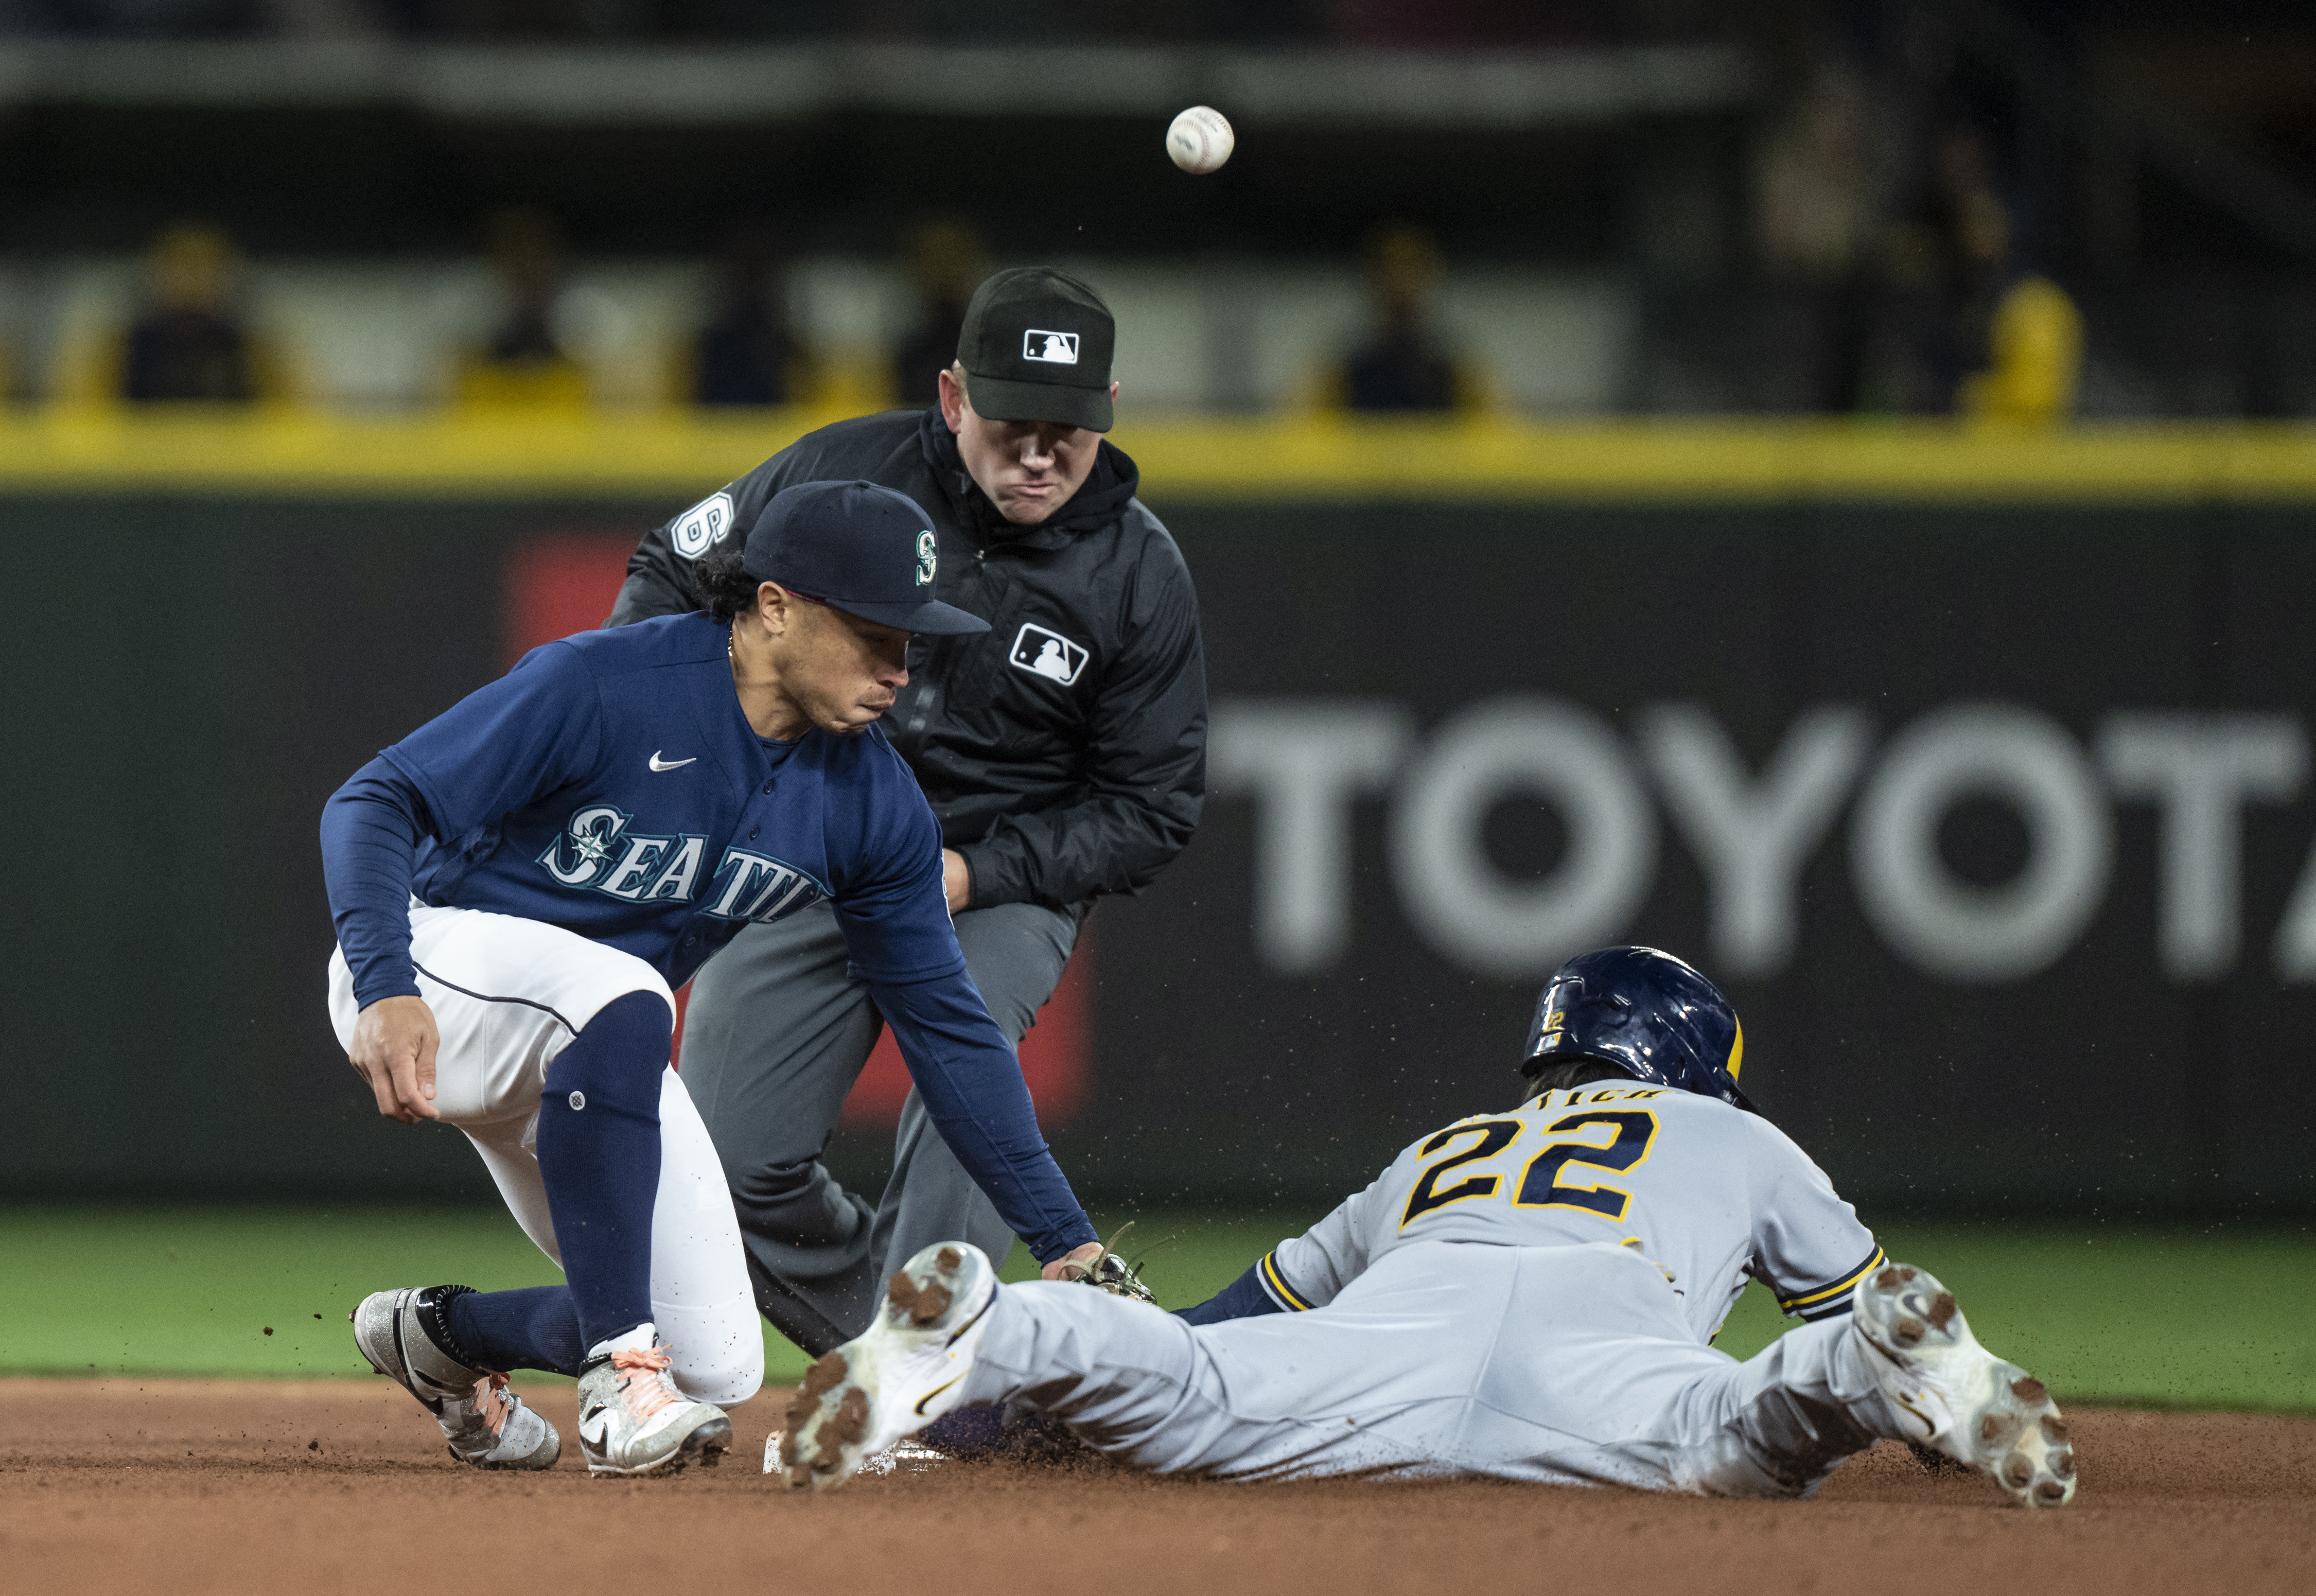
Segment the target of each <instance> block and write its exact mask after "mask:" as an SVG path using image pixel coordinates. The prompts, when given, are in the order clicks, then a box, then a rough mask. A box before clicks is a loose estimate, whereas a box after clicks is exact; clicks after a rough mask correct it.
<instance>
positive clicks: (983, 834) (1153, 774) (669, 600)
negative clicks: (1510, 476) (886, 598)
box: [610, 406, 1207, 908]
mask: <svg viewBox="0 0 2316 1596" xmlns="http://www.w3.org/2000/svg"><path fill="white" fill-rule="evenodd" d="M854 478H861V479H865V480H867V481H869V482H874V483H878V484H880V485H882V486H886V487H890V488H897V489H898V490H899V491H901V492H902V493H904V494H906V495H909V497H911V498H912V499H914V500H915V501H916V502H917V504H919V505H920V506H922V508H923V510H924V511H925V513H927V514H928V515H930V516H931V518H932V523H933V531H934V532H935V534H936V535H937V536H938V538H939V539H940V561H939V566H938V571H937V574H936V575H935V577H934V592H935V593H936V594H937V595H938V596H939V597H940V599H942V600H943V601H944V602H948V603H951V604H955V605H957V606H958V608H959V609H962V610H966V611H971V612H972V613H973V614H975V615H978V616H980V617H981V618H982V619H983V620H986V621H988V622H989V627H990V629H989V630H987V631H986V632H981V633H976V634H975V635H973V636H970V637H958V638H926V637H920V638H915V639H913V641H912V642H911V644H910V646H909V684H908V685H907V686H906V687H904V688H903V689H902V690H901V694H900V699H899V701H898V702H896V703H895V705H894V706H893V708H892V709H890V710H889V711H887V712H886V717H885V720H884V726H885V728H886V735H887V736H890V737H891V738H892V740H893V745H894V746H895V748H897V749H899V750H900V753H901V756H902V757H903V758H904V759H905V760H907V761H908V762H909V767H910V768H911V769H912V770H913V771H916V774H917V780H918V782H919V784H920V785H921V786H922V787H923V788H924V790H925V797H926V798H929V799H931V802H932V807H933V813H934V814H935V815H936V816H939V817H940V825H941V840H942V842H943V843H944V844H945V845H947V846H949V847H950V848H954V849H956V850H957V851H958V852H959V853H960V854H962V855H964V857H965V862H966V869H968V870H969V871H970V872H971V874H972V881H973V887H972V897H971V900H970V906H971V907H974V908H986V907H988V906H990V905H993V904H1011V903H1025V902H1026V903H1038V904H1044V905H1048V906H1050V907H1054V908H1073V907H1074V906H1076V905H1081V904H1083V903H1085V902H1086V901H1087V900H1090V899H1091V898H1092V897H1093V896H1096V895H1097V894H1100V893H1105V892H1129V893H1130V892H1138V891H1140V890H1141V889H1142V888H1143V887H1146V886H1148V885H1149V884H1150V882H1151V881H1152V880H1154V878H1156V877H1157V874H1158V872H1159V870H1160V869H1163V868H1164V866H1165V864H1166V861H1167V860H1170V859H1171V858H1173V857H1174V855H1175V854H1176V853H1179V852H1180V851H1181V849H1182V845H1183V844H1184V843H1188V842H1189V840H1190V834H1191V832H1192V831H1194V830H1196V829H1197V827H1198V811H1199V809H1200V807H1201V806H1202V804H1203V803H1204V794H1205V791H1206V755H1207V678H1206V665H1205V662H1204V659H1203V657H1202V655H1201V651H1200V645H1199V638H1198V595H1197V594H1196V593H1194V592H1193V591H1192V589H1191V586H1190V574H1189V567H1187V566H1184V565H1183V563H1182V555H1181V551H1180V549H1178V548H1175V546H1174V539H1172V538H1171V536H1169V535H1168V533H1167V531H1166V529H1165V528H1164V527H1163V526H1162V525H1161V524H1159V521H1158V518H1157V517H1156V516H1154V515H1153V514H1151V513H1150V512H1149V511H1148V510H1147V509H1145V507H1144V506H1143V504H1141V502H1140V501H1139V500H1137V499H1136V498H1135V496H1134V489H1135V485H1136V482H1137V480H1138V479H1139V473H1138V472H1137V471H1136V469H1135V466H1134V462H1133V461H1132V460H1130V459H1127V457H1126V456H1125V454H1124V453H1123V452H1121V451H1120V450H1118V449H1116V448H1114V447H1112V446H1111V445H1110V444H1109V443H1108V442H1104V443H1103V444H1102V445H1101V447H1100V453H1099V456H1098V457H1097V459H1095V461H1094V466H1093V470H1092V472H1091V475H1089V476H1088V477H1087V478H1086V481H1085V485H1084V486H1082V487H1081V488H1079V490H1078V491H1077V493H1076V495H1074V496H1073V497H1072V498H1071V499H1070V501H1069V502H1068V503H1067V504H1064V505H1063V506H1062V507H1061V508H1060V509H1058V510H1056V512H1055V513H1053V515H1052V516H1050V517H1049V518H1047V520H1046V521H1045V522H1043V523H1042V524H1040V525H1038V526H1034V527H1025V526H1016V525H1014V524H1012V523H1011V522H1008V521H1006V520H1005V519H1004V518H1003V517H1002V516H1001V515H999V514H998V513H997V509H996V506H994V505H993V504H991V503H990V502H989V499H988V497H987V496H986V495H984V494H983V493H982V491H981V489H980V488H979V487H977V486H975V484H974V481H973V478H972V477H970V476H969V475H968V474H967V473H966V469H965V464H964V461H963V460H962V459H960V457H959V456H958V448H957V439H956V437H955V435H954V434H953V433H951V432H949V426H948V424H946V423H945V422H943V421H942V420H941V415H940V407H939V406H935V407H933V408H931V409H930V410H927V411H925V412H923V413H922V414H919V413H917V412H913V411H890V412H887V413H886V414H885V415H868V416H862V417H860V418H859V419H857V420H853V421H842V422H838V423H837V424H835V425H833V426H828V427H823V428H821V429H820V430H819V431H818V432H807V433H806V435H805V436H803V437H801V438H799V439H797V441H795V442H794V443H791V444H789V445H788V447H787V448H786V449H783V450H780V451H779V453H778V454H776V455H774V456H772V458H771V459H768V460H766V461H765V462H764V463H763V464H762V465H761V466H758V467H757V468H755V469H754V470H753V471H751V472H749V473H748V474H747V475H746V476H745V477H741V478H740V479H739V480H738V481H737V482H735V483H733V484H731V485H730V486H728V487H726V488H725V489H724V490H723V491H722V492H720V493H717V494H715V495H711V496H710V497H708V499H706V500H704V501H702V502H701V503H700V504H695V505H693V506H692V507H691V508H690V510H687V511H685V512H684V513H682V514H681V515H678V516H676V517H675V518H674V519H673V520H672V521H670V522H668V523H667V524H666V525H665V526H663V527H660V528H658V529H656V530H655V531H651V532H648V533H646V535H645V537H644V540H643V542H642V543H641V544H640V545H639V546H637V549H636V552H635V554H634V556H633V557H630V558H629V559H628V580H627V583H626V584H625V585H624V586H623V587H621V588H620V590H619V603H618V605H617V606H616V607H614V608H613V610H612V611H611V619H610V624H611V625H613V626H622V625H625V624H626V623H628V621H633V620H644V619H646V617H649V616H653V615H671V614H680V613H682V612H684V611H691V610H696V609H699V607H700V604H699V599H698V597H697V596H696V595H695V594H694V593H693V591H692V587H691V582H690V565H691V562H692V561H694V560H696V559H698V558H699V557H700V556H701V555H702V554H705V553H706V552H707V551H708V549H710V548H715V547H716V546H717V545H718V544H720V543H722V542H723V541H724V540H725V539H727V538H733V537H740V538H745V537H746V536H747V534H748V531H749V529H750V528H752V527H753V526H754V525H755V524H756V517H757V515H758V514H759V513H761V512H762V509H763V507H764V505H765V504H766V502H767V501H769V500H770V499H771V496H772V495H774V494H775V493H778V492H779V490H780V489H781V488H783V487H787V486H790V485H792V484H794V483H798V482H826V481H849V480H851V479H854Z"/></svg>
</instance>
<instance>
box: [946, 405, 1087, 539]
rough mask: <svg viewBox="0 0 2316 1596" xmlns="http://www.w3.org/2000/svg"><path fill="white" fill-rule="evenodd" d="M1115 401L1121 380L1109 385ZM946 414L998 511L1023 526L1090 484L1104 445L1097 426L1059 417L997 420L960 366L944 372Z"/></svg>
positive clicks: (967, 461) (970, 466) (1035, 521)
mask: <svg viewBox="0 0 2316 1596" xmlns="http://www.w3.org/2000/svg"><path fill="white" fill-rule="evenodd" d="M1109 397H1110V401H1111V403H1113V404H1115V403H1116V402H1117V400H1118V384H1116V383H1114V382H1113V383H1111V384H1110V385H1109ZM940 406H941V419H942V420H943V421H946V422H947V423H949V431H950V432H955V433H956V434H957V451H958V454H959V455H960V456H962V457H963V458H964V460H965V468H966V470H967V471H968V472H970V473H971V474H972V476H973V480H974V481H975V483H976V484H977V485H978V486H980V488H981V491H982V492H983V493H985V494H987V495H989V502H990V503H991V504H994V505H996V506H997V513H998V514H1000V515H1002V516H1003V517H1004V518H1005V519H1006V520H1008V521H1010V522H1013V523H1014V524H1016V525H1017V526H1036V525H1037V524H1038V522H1041V521H1044V520H1045V519H1046V518H1047V516H1049V515H1051V514H1052V513H1054V512H1055V511H1056V510H1058V509H1060V508H1061V507H1062V506H1063V505H1064V504H1068V503H1069V502H1070V499H1071V497H1072V496H1073V495H1075V494H1076V492H1077V491H1078V489H1080V488H1081V487H1083V486H1085V479H1086V475H1087V473H1089V472H1091V470H1092V469H1093V462H1094V457H1095V455H1096V454H1097V453H1099V452H1100V449H1101V434H1100V432H1095V431H1094V430H1093V429H1092V428H1091V427H1073V426H1068V425H1065V424H1063V423H1061V422H1057V421H992V420H991V419H990V418H989V417H987V416H985V415H981V414H980V413H979V412H977V411H975V409H974V407H973V401H972V397H971V394H970V391H969V389H968V388H967V385H966V384H965V383H962V382H959V381H958V379H957V374H956V373H955V372H954V371H944V372H942V373H941V374H940Z"/></svg>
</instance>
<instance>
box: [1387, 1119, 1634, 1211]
mask: <svg viewBox="0 0 2316 1596" xmlns="http://www.w3.org/2000/svg"><path fill="white" fill-rule="evenodd" d="M1527 1128H1528V1125H1527V1123H1526V1122H1525V1121H1522V1120H1519V1119H1474V1120H1470V1121H1467V1122H1466V1123H1465V1124H1462V1125H1451V1126H1449V1127H1448V1128H1447V1129H1445V1130H1443V1131H1441V1132H1440V1133H1439V1135H1438V1136H1435V1137H1432V1138H1431V1139H1430V1140H1429V1141H1427V1142H1425V1143H1424V1144H1423V1146H1421V1148H1420V1149H1418V1150H1419V1151H1420V1152H1421V1154H1423V1155H1425V1156H1426V1157H1429V1156H1430V1155H1432V1154H1435V1153H1444V1154H1446V1155H1447V1156H1446V1157H1444V1158H1441V1159H1439V1160H1438V1161H1437V1162H1435V1163H1432V1164H1426V1165H1425V1166H1424V1169H1423V1172H1422V1174H1421V1175H1420V1176H1418V1177H1417V1178H1416V1181H1415V1187H1414V1190H1412V1191H1410V1192H1409V1193H1408V1194H1407V1208H1406V1211H1405V1212H1404V1213H1403V1214H1402V1215H1401V1216H1400V1220H1399V1227H1400V1228H1401V1229H1402V1230H1405V1229H1406V1228H1407V1227H1408V1226H1410V1225H1412V1224H1413V1223H1415V1221H1416V1220H1418V1219H1420V1218H1421V1217H1423V1216H1424V1215H1426V1214H1429V1213H1433V1212H1436V1211H1437V1210H1439V1209H1440V1208H1446V1207H1447V1206H1448V1204H1449V1203H1455V1202H1467V1201H1472V1200H1475V1199H1486V1198H1491V1197H1493V1196H1495V1195H1496V1194H1497V1193H1498V1192H1499V1191H1500V1190H1502V1189H1503V1185H1504V1177H1503V1176H1502V1175H1501V1174H1482V1173H1467V1174H1465V1176H1464V1177H1463V1178H1462V1179H1460V1180H1456V1181H1454V1182H1453V1183H1452V1184H1445V1185H1443V1184H1442V1183H1441V1182H1442V1180H1443V1178H1444V1177H1446V1176H1448V1175H1449V1174H1451V1173H1453V1172H1455V1171H1456V1170H1459V1169H1466V1168H1468V1166H1470V1165H1472V1164H1485V1163H1488V1162H1490V1161H1492V1160H1493V1159H1495V1158H1497V1157H1498V1156H1500V1155H1502V1154H1503V1153H1505V1152H1506V1151H1508V1150H1509V1149H1510V1146H1511V1145H1512V1144H1513V1143H1514V1142H1516V1141H1518V1140H1519V1136H1520V1133H1521V1132H1522V1131H1524V1130H1526V1129H1527ZM1656 1139H1657V1117H1656V1116H1655V1115H1654V1114H1652V1113H1651V1112H1649V1110H1646V1109H1614V1110H1608V1109H1584V1110H1579V1111H1577V1112H1575V1113H1572V1114H1563V1115H1562V1116H1561V1117H1560V1118H1559V1119H1554V1121H1553V1122H1552V1123H1551V1124H1550V1125H1547V1126H1545V1128H1544V1142H1545V1145H1544V1147H1543V1149H1542V1150H1541V1151H1539V1152H1538V1153H1537V1154H1536V1155H1534V1156H1533V1157H1531V1158H1530V1159H1529V1160H1528V1167H1527V1169H1526V1170H1524V1171H1523V1172H1521V1175H1520V1178H1519V1184H1518V1185H1517V1186H1516V1187H1514V1188H1513V1192H1512V1206H1513V1207H1514V1208H1581V1209H1582V1210H1583V1211H1584V1212H1586V1213H1588V1214H1598V1215H1599V1216H1600V1217H1602V1218H1604V1219H1609V1220H1613V1221H1616V1222H1617V1223H1620V1224H1621V1223H1622V1222H1623V1220H1624V1217H1625V1215H1626V1212H1627V1211H1628V1210H1629V1209H1630V1208H1631V1207H1632V1203H1633V1194H1632V1193H1631V1192H1629V1191H1626V1190H1622V1189H1620V1188H1618V1187H1616V1186H1611V1185H1608V1184H1607V1183H1606V1182H1604V1181H1599V1180H1585V1179H1582V1178H1581V1177H1580V1176H1578V1174H1577V1172H1578V1171H1590V1170H1600V1171H1606V1172H1608V1173H1610V1174H1624V1173H1626V1172H1629V1171H1632V1170H1635V1169H1638V1168H1639V1167H1640V1166H1641V1165H1642V1164H1643V1163H1645V1162H1646V1161H1647V1159H1648V1156H1649V1148H1650V1146H1652V1144H1653V1143H1654V1142H1655V1141H1656ZM1459 1144H1460V1145H1459Z"/></svg>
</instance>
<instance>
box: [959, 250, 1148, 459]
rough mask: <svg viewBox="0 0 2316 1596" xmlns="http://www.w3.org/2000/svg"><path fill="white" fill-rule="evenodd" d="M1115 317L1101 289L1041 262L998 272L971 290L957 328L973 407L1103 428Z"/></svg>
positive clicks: (1008, 416) (992, 415) (998, 416)
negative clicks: (1097, 290) (960, 327)
mask: <svg viewBox="0 0 2316 1596" xmlns="http://www.w3.org/2000/svg"><path fill="white" fill-rule="evenodd" d="M1117 345H1118V324H1117V323H1116V322H1115V321H1113V320H1111V319H1110V314H1109V306H1107V305H1105V304H1103V303H1102V302H1101V296H1100V294H1097V293H1095V292H1094V291H1093V290H1091V288H1088V287H1087V286H1086V285H1085V284H1084V283H1082V282H1080V281H1078V280H1077V279H1076V278H1074V277H1071V276H1069V275H1067V274H1066V273H1064V272H1055V271H1050V270H1048V269H1047V268H1046V267H1044V266H1017V267H1014V268H1012V269H1011V270H1009V271H1004V272H997V273H996V274H995V275H993V276H992V277H991V278H990V279H989V280H988V281H985V282H984V283H983V284H982V285H981V286H980V287H979V288H978V289H976V290H974V295H973V302H972V303H971V304H969V305H967V306H966V308H965V328H964V331H962V332H961V333H959V334H958V340H957V358H958V360H959V361H962V362H963V363H964V366H965V371H966V376H967V377H970V378H971V379H973V380H972V382H971V383H970V384H968V385H967V386H968V390H969V397H970V398H971V400H972V403H973V408H974V410H975V413H976V414H978V415H985V416H987V417H988V418H989V419H990V420H992V421H1057V422H1060V423H1062V424H1064V425H1065V426H1073V427H1089V428H1091V429H1092V430H1093V431H1094V432H1108V431H1109V425H1110V404H1109V361H1110V356H1111V354H1112V353H1114V352H1115V351H1116V349H1117Z"/></svg>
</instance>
